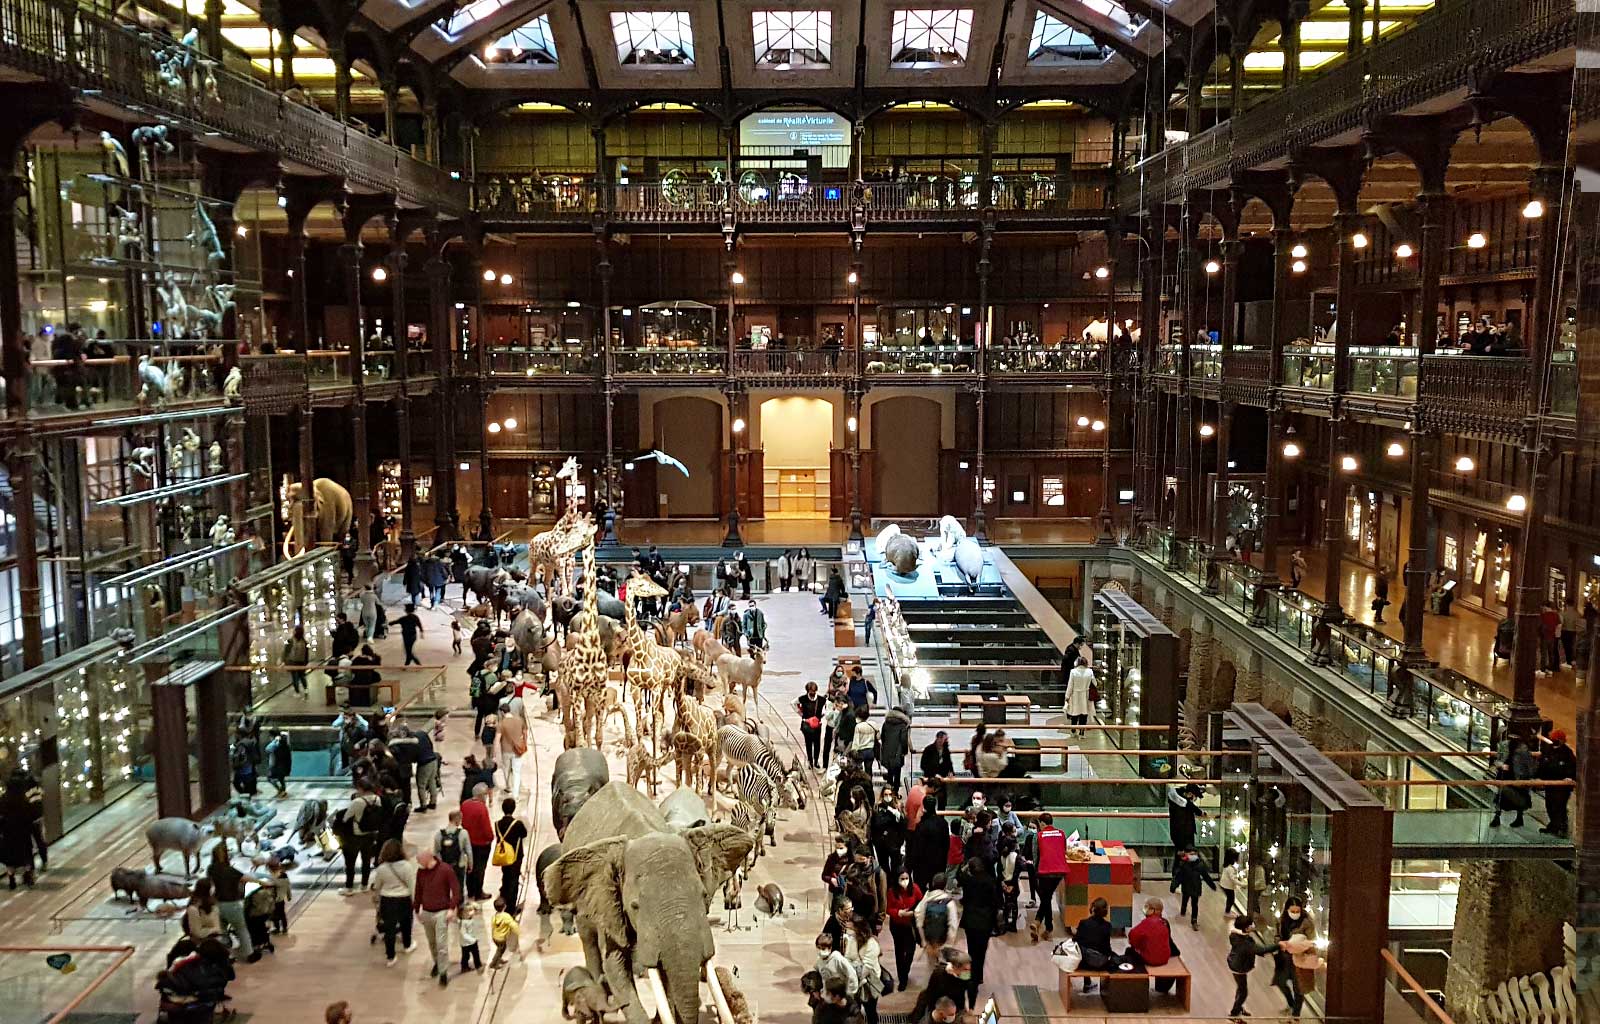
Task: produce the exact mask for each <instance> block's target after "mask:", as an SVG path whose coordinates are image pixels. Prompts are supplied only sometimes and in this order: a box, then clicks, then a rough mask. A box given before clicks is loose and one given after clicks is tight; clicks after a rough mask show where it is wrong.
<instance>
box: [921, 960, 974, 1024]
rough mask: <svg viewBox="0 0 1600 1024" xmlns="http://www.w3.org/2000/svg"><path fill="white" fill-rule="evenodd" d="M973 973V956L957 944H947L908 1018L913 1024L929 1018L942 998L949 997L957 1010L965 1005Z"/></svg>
mask: <svg viewBox="0 0 1600 1024" xmlns="http://www.w3.org/2000/svg"><path fill="white" fill-rule="evenodd" d="M971 976H972V959H971V958H970V957H969V956H967V954H966V953H964V952H962V951H961V950H959V949H957V948H956V947H955V946H945V947H944V948H943V949H941V950H939V962H938V963H937V964H935V965H934V967H933V970H932V971H931V972H930V973H929V974H928V985H927V987H926V988H924V989H923V990H922V993H921V994H920V995H918V996H917V1002H916V1004H915V1005H914V1006H912V1007H911V1013H910V1014H909V1015H907V1017H906V1019H907V1020H908V1021H911V1022H913V1024H916V1022H918V1021H922V1020H924V1019H926V1018H927V1016H928V1014H929V1013H930V1012H932V1010H933V1008H934V1007H935V1006H938V1005H939V1000H941V999H948V1000H950V1001H951V1002H952V1003H955V1004H956V1007H957V1008H958V1009H959V1008H960V1007H962V1006H965V1005H966V1001H967V988H968V986H969V985H971Z"/></svg>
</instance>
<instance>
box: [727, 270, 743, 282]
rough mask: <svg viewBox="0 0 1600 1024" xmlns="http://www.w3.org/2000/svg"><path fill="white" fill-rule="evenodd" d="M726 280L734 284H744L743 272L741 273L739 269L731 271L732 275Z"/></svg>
mask: <svg viewBox="0 0 1600 1024" xmlns="http://www.w3.org/2000/svg"><path fill="white" fill-rule="evenodd" d="M728 280H729V281H732V282H733V283H734V284H744V274H742V273H740V272H739V271H737V270H735V271H734V272H733V276H732V277H730V278H728Z"/></svg>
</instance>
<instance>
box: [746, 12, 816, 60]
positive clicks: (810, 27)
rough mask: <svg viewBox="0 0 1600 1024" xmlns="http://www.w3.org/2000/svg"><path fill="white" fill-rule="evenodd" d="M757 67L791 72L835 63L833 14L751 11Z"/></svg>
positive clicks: (751, 26)
mask: <svg viewBox="0 0 1600 1024" xmlns="http://www.w3.org/2000/svg"><path fill="white" fill-rule="evenodd" d="M750 28H751V34H752V35H753V36H754V37H755V56H756V66H757V67H763V68H773V69H775V70H777V71H790V70H794V69H799V68H825V67H828V66H829V65H831V64H832V63H833V12H832V11H751V12H750Z"/></svg>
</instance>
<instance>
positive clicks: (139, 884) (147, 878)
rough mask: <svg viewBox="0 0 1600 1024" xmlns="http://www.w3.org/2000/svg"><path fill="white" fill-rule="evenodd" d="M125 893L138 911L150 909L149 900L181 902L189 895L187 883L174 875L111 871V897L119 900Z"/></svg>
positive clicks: (130, 870) (126, 869) (128, 870)
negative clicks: (136, 905)
mask: <svg viewBox="0 0 1600 1024" xmlns="http://www.w3.org/2000/svg"><path fill="white" fill-rule="evenodd" d="M123 893H127V894H128V898H129V899H130V900H134V901H135V902H137V903H138V904H139V909H141V910H148V909H150V901H151V900H183V899H188V898H189V895H190V889H189V883H188V882H186V881H184V880H183V879H181V878H179V877H178V876H176V875H162V874H151V873H150V872H148V871H140V870H139V869H137V868H112V869H111V895H112V898H113V899H121V898H122V894H123Z"/></svg>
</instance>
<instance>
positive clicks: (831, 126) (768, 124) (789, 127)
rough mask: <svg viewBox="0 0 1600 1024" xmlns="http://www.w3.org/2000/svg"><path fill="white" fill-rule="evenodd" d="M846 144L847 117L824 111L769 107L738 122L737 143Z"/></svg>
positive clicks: (788, 145) (787, 146)
mask: <svg viewBox="0 0 1600 1024" xmlns="http://www.w3.org/2000/svg"><path fill="white" fill-rule="evenodd" d="M849 144H850V122H849V120H848V119H846V118H843V117H840V116H839V115H838V114H832V113H828V112H827V111H795V110H790V111H775V110H769V111H765V112H763V113H759V114H751V115H750V116H749V117H747V118H745V119H744V120H743V121H740V122H739V145H740V147H749V146H777V147H781V148H783V149H817V148H820V147H822V146H848V145H849Z"/></svg>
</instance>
